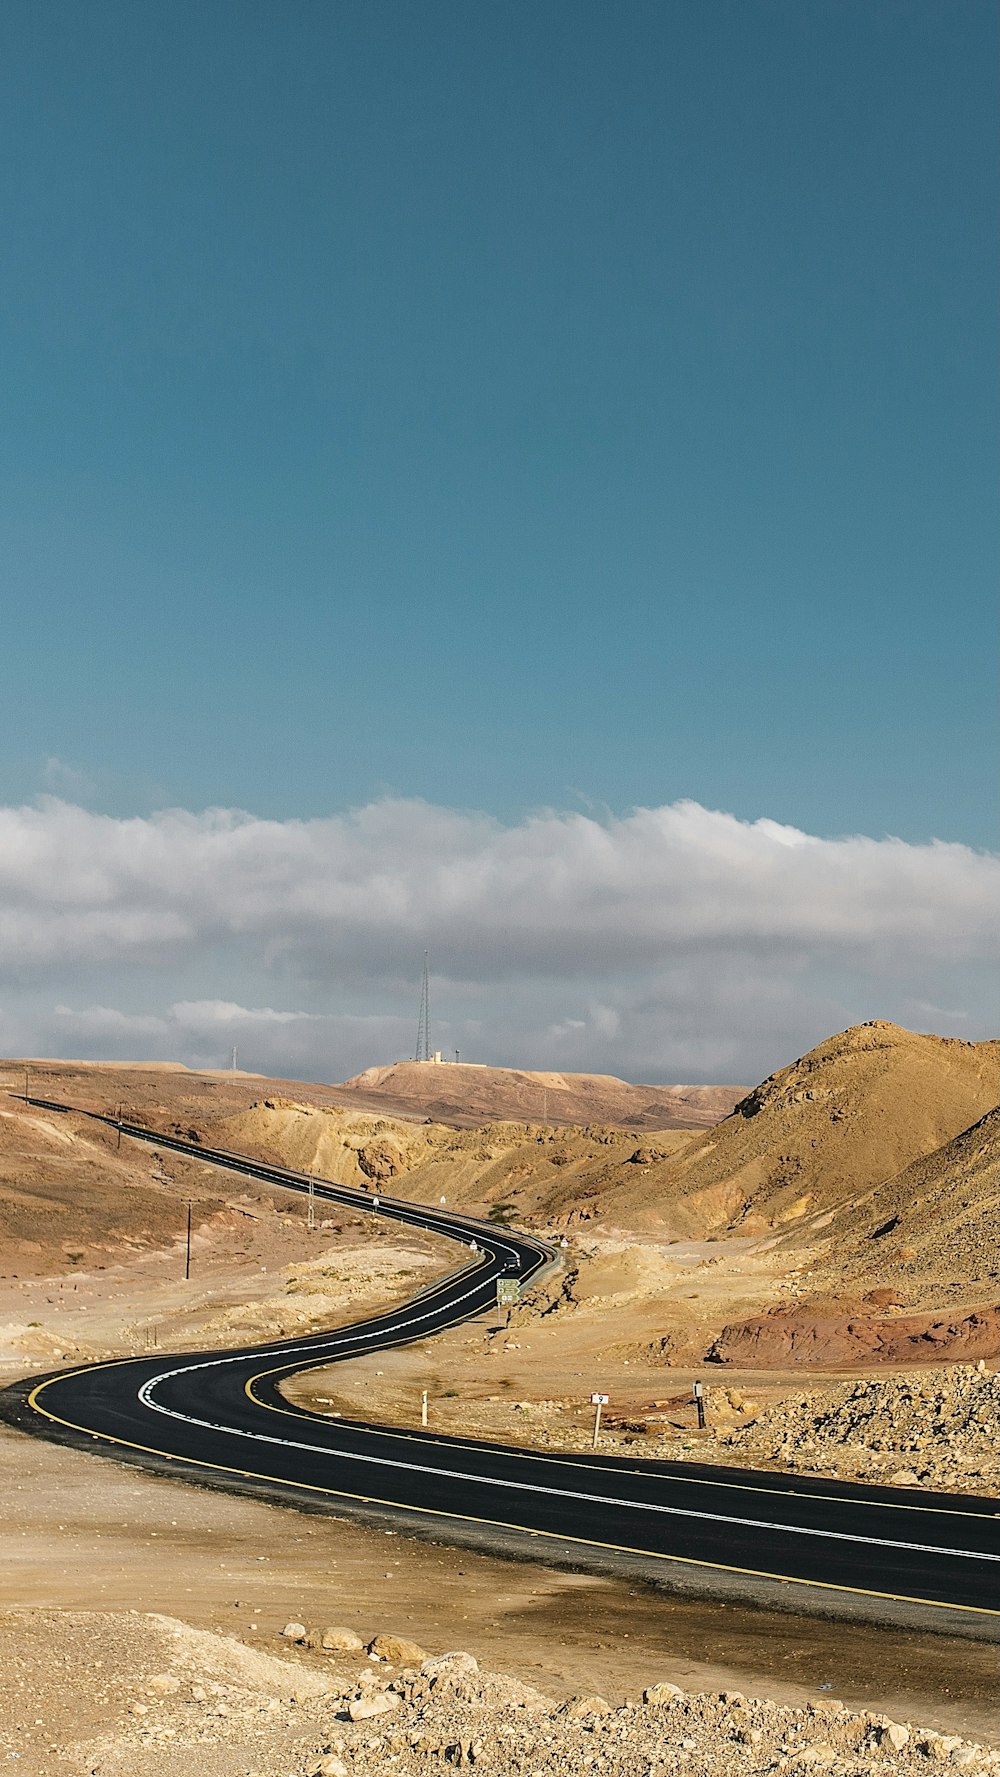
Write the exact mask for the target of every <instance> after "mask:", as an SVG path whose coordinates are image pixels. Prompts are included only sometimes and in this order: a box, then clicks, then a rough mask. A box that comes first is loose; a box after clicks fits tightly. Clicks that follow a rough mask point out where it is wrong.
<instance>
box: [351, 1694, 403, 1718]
mask: <svg viewBox="0 0 1000 1777" xmlns="http://www.w3.org/2000/svg"><path fill="white" fill-rule="evenodd" d="M399 1704H400V1699H399V1697H397V1695H396V1693H395V1691H376V1692H375V1693H374V1695H372V1696H367V1697H352V1699H351V1701H350V1703H348V1705H347V1713H348V1715H349V1716H350V1718H351V1720H352V1721H369V1720H370V1719H371V1717H372V1716H373V1715H385V1714H386V1713H387V1712H388V1711H389V1710H390V1709H398V1708H399Z"/></svg>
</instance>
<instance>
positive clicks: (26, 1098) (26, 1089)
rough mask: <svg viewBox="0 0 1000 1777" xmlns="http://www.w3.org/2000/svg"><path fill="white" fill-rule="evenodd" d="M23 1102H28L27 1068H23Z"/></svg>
mask: <svg viewBox="0 0 1000 1777" xmlns="http://www.w3.org/2000/svg"><path fill="white" fill-rule="evenodd" d="M24 1102H25V1104H27V1102H28V1070H27V1068H25V1070H24Z"/></svg>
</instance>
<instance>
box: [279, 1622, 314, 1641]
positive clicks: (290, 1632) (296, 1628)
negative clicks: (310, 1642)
mask: <svg viewBox="0 0 1000 1777" xmlns="http://www.w3.org/2000/svg"><path fill="white" fill-rule="evenodd" d="M281 1633H282V1635H283V1636H284V1638H285V1640H286V1641H305V1638H306V1636H307V1635H308V1633H309V1631H308V1629H307V1628H306V1626H305V1623H286V1624H285V1627H284V1628H283V1629H282V1631H281Z"/></svg>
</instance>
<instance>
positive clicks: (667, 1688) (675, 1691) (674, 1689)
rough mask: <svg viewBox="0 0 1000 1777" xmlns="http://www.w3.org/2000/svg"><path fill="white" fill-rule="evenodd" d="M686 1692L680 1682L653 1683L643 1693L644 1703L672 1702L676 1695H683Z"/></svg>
mask: <svg viewBox="0 0 1000 1777" xmlns="http://www.w3.org/2000/svg"><path fill="white" fill-rule="evenodd" d="M683 1695H684V1692H683V1691H682V1690H681V1687H680V1685H679V1684H669V1683H667V1682H666V1681H664V1683H663V1684H651V1685H649V1686H647V1688H646V1690H644V1691H643V1693H642V1700H643V1702H644V1703H672V1702H673V1700H674V1698H675V1697H683Z"/></svg>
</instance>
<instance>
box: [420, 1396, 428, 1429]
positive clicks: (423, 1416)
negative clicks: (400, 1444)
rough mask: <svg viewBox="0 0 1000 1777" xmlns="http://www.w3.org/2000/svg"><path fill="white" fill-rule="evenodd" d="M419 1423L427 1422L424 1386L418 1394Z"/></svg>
mask: <svg viewBox="0 0 1000 1777" xmlns="http://www.w3.org/2000/svg"><path fill="white" fill-rule="evenodd" d="M420 1423H421V1425H426V1424H427V1390H426V1388H425V1389H422V1390H421V1394H420Z"/></svg>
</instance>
